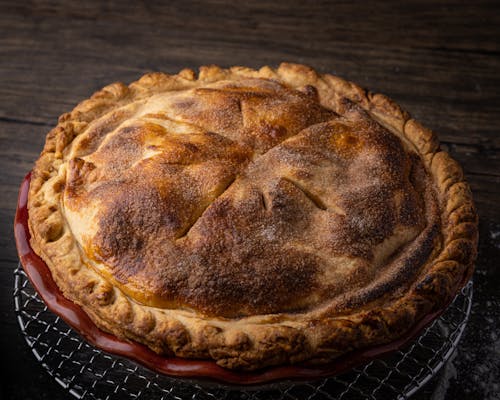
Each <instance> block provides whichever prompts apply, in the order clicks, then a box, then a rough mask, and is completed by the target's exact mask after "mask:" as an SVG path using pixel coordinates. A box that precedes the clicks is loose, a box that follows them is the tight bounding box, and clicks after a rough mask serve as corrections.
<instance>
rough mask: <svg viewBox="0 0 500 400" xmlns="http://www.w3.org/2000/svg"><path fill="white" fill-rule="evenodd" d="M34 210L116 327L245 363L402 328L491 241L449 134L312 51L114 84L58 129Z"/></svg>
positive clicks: (383, 337) (44, 247) (99, 317)
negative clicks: (322, 63)
mask: <svg viewBox="0 0 500 400" xmlns="http://www.w3.org/2000/svg"><path fill="white" fill-rule="evenodd" d="M29 214H30V219H29V225H30V231H31V234H32V241H31V243H32V246H33V248H34V250H35V251H36V252H37V253H38V254H39V255H40V256H41V257H42V258H43V259H44V260H45V261H46V263H47V264H48V266H49V268H50V270H51V272H52V274H53V276H54V279H55V281H56V283H57V284H58V286H59V287H60V288H61V289H62V291H63V293H64V294H65V296H66V297H68V298H70V299H71V300H73V301H75V302H76V303H78V304H80V305H82V307H83V308H84V310H85V311H86V312H87V313H88V314H89V316H90V317H91V318H92V319H93V320H94V321H95V322H96V324H97V325H98V326H100V327H101V328H103V329H105V330H108V331H110V332H112V333H114V334H116V335H117V336H119V337H122V338H128V339H132V340H137V341H140V342H142V343H145V344H147V345H148V346H150V347H151V348H152V349H153V350H155V351H157V352H159V353H163V354H175V355H177V356H181V357H196V358H212V359H214V360H216V361H217V362H218V363H219V364H220V365H222V366H224V367H227V368H239V369H257V368H260V367H263V366H266V365H277V364H283V363H295V362H303V361H306V362H310V363H321V362H328V361H331V360H332V359H333V358H335V357H337V356H339V355H341V354H344V353H345V352H347V351H350V350H352V349H356V348H361V347H365V346H369V345H373V344H377V343H384V342H387V341H390V340H392V339H394V338H397V337H399V336H401V335H402V334H403V333H404V332H405V331H407V330H408V329H409V328H410V327H411V326H412V325H413V324H414V323H415V322H417V321H418V320H419V319H420V318H421V317H422V316H423V315H425V313H428V312H429V311H431V310H432V309H435V308H437V307H439V306H440V305H442V304H445V303H446V302H447V301H448V300H449V299H450V298H451V296H453V294H454V293H455V292H456V290H457V288H458V285H459V284H460V283H462V282H463V279H464V276H467V275H470V273H471V271H472V262H473V260H474V258H475V252H476V246H477V216H476V214H475V210H474V205H473V202H472V197H471V194H470V189H469V187H468V185H467V183H466V182H465V181H464V177H463V174H462V171H461V169H460V167H459V166H458V164H456V162H454V161H453V160H451V158H450V157H449V156H448V155H447V154H446V153H445V152H442V151H440V150H439V144H438V141H437V139H436V137H435V135H434V134H433V133H432V132H431V131H429V130H428V129H426V128H424V127H422V126H421V125H420V124H419V123H418V122H416V121H414V120H413V119H411V118H410V116H409V115H408V114H407V113H406V112H404V111H403V110H401V109H400V107H399V106H398V105H397V104H395V103H394V102H392V101H391V100H390V99H388V98H387V97H386V96H383V95H378V94H372V93H369V92H366V91H364V90H363V89H361V88H359V87H358V86H356V85H354V84H352V83H350V82H347V81H344V80H342V79H340V78H338V77H335V76H332V75H320V74H317V73H316V72H315V71H314V70H312V69H310V68H308V67H306V66H303V65H297V64H282V65H281V66H280V67H279V68H278V69H272V68H270V67H263V68H261V69H260V70H258V71H255V70H251V69H248V68H243V67H233V68H231V69H228V70H224V69H220V68H218V67H215V66H209V67H202V68H201V69H200V72H199V74H198V76H196V74H195V73H194V72H193V71H191V70H183V71H181V72H180V73H179V74H177V75H174V76H170V75H165V74H160V73H154V74H148V75H145V76H144V77H142V78H141V79H140V80H139V81H137V82H134V83H132V84H131V85H129V86H125V85H123V84H119V83H118V84H113V85H110V86H107V87H105V88H104V89H102V90H101V91H100V92H97V93H96V94H94V95H93V96H92V97H91V98H90V99H89V100H86V101H84V102H82V103H80V104H79V105H78V106H77V107H76V108H75V109H74V110H73V111H72V112H71V113H68V114H65V115H63V116H61V118H60V120H59V124H58V126H57V127H56V128H54V129H53V130H52V131H51V132H50V133H49V134H48V135H47V140H46V144H45V148H44V151H43V152H42V154H41V156H40V159H39V160H38V161H37V164H36V167H35V169H34V171H33V177H32V183H31V186H30V195H29Z"/></svg>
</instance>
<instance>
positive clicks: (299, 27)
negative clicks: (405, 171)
mask: <svg viewBox="0 0 500 400" xmlns="http://www.w3.org/2000/svg"><path fill="white" fill-rule="evenodd" d="M499 5H500V3H499V2H498V1H476V2H465V1H464V2H456V1H441V2H436V1H411V2H409V1H385V2H382V3H379V2H350V1H345V2H337V1H331V2H319V1H315V2H306V1H303V2H293V1H283V2H267V1H246V2H243V3H241V4H240V3H239V2H226V1H210V2H209V1H206V2H203V1H182V2H165V3H164V4H161V3H154V2H148V1H144V2H126V1H123V2H122V3H121V4H119V2H117V1H108V2H97V1H86V2H72V3H70V2H60V3H58V2H50V1H28V2H23V1H1V2H0V163H1V164H0V166H1V169H0V171H1V174H0V184H1V190H0V221H1V226H0V229H1V231H0V251H1V253H0V254H1V255H0V310H1V320H0V321H1V334H0V351H1V354H2V365H3V366H4V367H7V373H2V374H1V375H0V398H1V399H3V398H5V399H45V398H47V399H48V398H50V399H67V398H70V395H69V394H67V393H66V392H65V391H64V390H62V389H61V388H59V386H58V385H57V384H56V383H55V382H54V381H53V379H52V378H51V377H50V376H49V375H48V374H47V373H46V372H45V371H44V370H43V368H42V367H41V366H40V365H39V363H38V362H36V360H35V358H34V357H33V355H32V354H31V352H30V351H29V349H28V348H27V346H26V345H25V343H24V341H23V339H22V336H21V334H20V331H19V328H18V325H17V321H16V319H15V315H14V304H13V301H12V289H13V276H12V271H13V269H14V268H15V266H16V264H17V258H16V251H15V246H14V241H13V235H12V220H13V215H14V209H15V201H16V196H17V190H18V187H19V184H20V182H21V179H22V177H23V176H24V174H25V173H26V172H27V171H28V170H30V168H31V167H32V165H33V162H34V160H35V159H36V158H37V155H38V153H39V152H40V150H41V148H42V144H43V142H44V136H45V134H46V133H47V132H48V130H49V129H50V128H51V127H52V126H54V124H55V123H56V120H57V117H58V116H59V115H60V114H61V113H63V112H66V111H69V110H70V109H72V108H73V107H74V106H75V105H76V103H77V102H79V101H80V100H82V99H84V98H86V97H88V96H89V95H90V94H91V93H92V92H93V91H95V90H97V89H99V88H100V87H102V86H104V85H106V84H107V83H110V82H113V81H118V80H119V81H124V82H130V81H132V80H135V79H137V78H138V77H140V76H141V75H142V74H143V73H145V72H148V71H156V70H158V71H164V72H176V71H178V70H179V69H182V68H184V67H192V68H196V67H198V66H199V65H203V64H212V63H213V64H219V65H222V66H230V65H236V64H238V65H247V66H251V67H258V66H261V65H264V64H270V65H277V64H278V63H279V62H280V61H291V62H300V63H307V64H310V65H311V66H313V67H315V68H316V69H318V70H320V71H322V72H331V73H335V74H338V75H340V76H342V77H344V78H347V79H349V80H352V81H355V82H357V83H359V84H360V85H362V86H364V87H367V88H370V89H371V90H372V91H375V92H381V93H384V94H387V95H388V96H389V97H392V98H393V99H395V100H396V101H398V102H399V103H400V104H401V105H403V106H404V107H405V108H406V109H407V110H409V111H410V112H411V113H412V115H413V116H414V117H416V118H417V119H419V120H420V121H421V122H422V123H423V124H424V125H426V126H428V127H430V128H431V129H433V130H435V131H436V132H437V133H438V134H439V137H440V139H441V141H442V143H443V146H444V147H446V148H447V149H448V150H449V151H450V153H451V154H452V156H453V157H455V158H456V159H457V160H458V161H459V162H460V163H461V164H462V165H463V167H464V170H465V172H466V175H467V177H468V179H469V182H470V184H471V186H472V189H473V192H474V196H475V200H476V203H477V208H478V211H479V214H480V230H481V231H480V252H479V259H478V262H477V270H476V273H475V275H474V282H475V297H474V306H473V311H472V316H471V320H470V323H469V325H468V327H467V329H466V331H465V337H464V339H463V340H462V342H461V344H460V347H459V351H458V354H457V356H456V357H455V359H454V361H453V365H452V366H451V367H450V368H449V371H450V370H451V372H452V373H451V374H450V373H449V374H448V376H447V377H446V378H445V383H444V384H442V385H440V386H439V388H438V390H437V391H436V392H435V393H434V397H433V398H434V399H454V398H460V399H462V398H467V399H468V398H470V399H498V398H500V339H499V336H500V323H499V319H500V272H499V271H500V270H499V268H498V265H497V263H498V259H499V258H500V205H499V204H500V115H499V114H500V94H499V93H500V29H499V26H500V6H499ZM432 390H434V389H432ZM432 390H431V389H429V388H427V389H426V391H425V392H423V393H422V394H421V395H420V396H419V397H420V398H426V397H429V396H430V393H431V392H432Z"/></svg>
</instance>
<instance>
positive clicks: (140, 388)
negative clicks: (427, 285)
mask: <svg viewBox="0 0 500 400" xmlns="http://www.w3.org/2000/svg"><path fill="white" fill-rule="evenodd" d="M14 276H15V281H14V282H15V284H14V304H15V309H16V314H17V320H18V322H19V326H20V328H21V332H22V333H23V335H24V338H25V340H26V343H27V344H28V346H29V347H30V348H31V350H32V352H33V354H34V355H35V357H36V359H37V360H38V361H39V362H40V363H41V364H42V366H43V367H44V368H45V369H46V370H47V372H48V373H49V374H50V375H51V376H52V377H53V378H54V379H55V380H56V381H57V382H58V383H59V384H60V385H61V386H62V387H64V388H65V389H66V390H68V391H69V393H71V394H72V395H73V396H74V397H75V398H77V399H86V400H87V399H95V400H114V399H160V400H171V399H177V400H184V399H192V400H205V399H217V400H219V399H225V400H233V399H238V400H266V399H279V400H298V399H301V400H303V399H307V400H323V399H328V400H333V399H342V400H348V399H360V398H361V399H371V400H378V399H384V400H388V399H408V398H409V397H410V396H412V395H414V394H415V393H416V392H417V391H418V390H419V389H420V388H422V387H423V386H424V385H425V384H426V383H427V382H428V381H429V380H431V379H432V378H433V377H434V376H436V374H437V373H438V371H439V370H440V369H441V367H442V366H443V365H444V364H445V363H446V362H447V361H448V360H449V358H450V357H451V356H452V354H453V352H454V351H455V349H456V347H457V344H458V342H459V340H460V337H461V336H462V333H463V331H464V329H465V326H466V324H467V320H468V318H469V314H470V310H471V304H472V282H469V283H468V284H467V285H466V286H465V287H464V288H463V289H462V291H461V292H460V293H459V294H458V295H457V297H456V298H455V300H454V301H453V303H452V304H451V305H450V307H449V308H448V309H447V311H446V312H445V313H444V314H443V315H442V316H441V317H440V318H438V319H437V320H435V321H434V323H433V324H432V325H430V326H429V327H428V328H426V329H425V330H424V331H423V333H422V334H421V336H420V337H419V338H418V339H417V340H415V341H414V342H413V343H412V344H411V345H409V346H407V347H406V348H404V349H403V350H400V351H397V352H395V353H393V354H391V355H390V356H388V357H386V358H384V359H380V360H374V361H371V362H370V363H368V364H366V365H365V366H362V367H358V368H354V369H353V370H351V371H350V372H348V373H344V374H341V375H338V376H335V377H331V378H326V379H321V380H318V381H316V382H311V383H293V382H288V383H286V384H283V383H281V384H279V385H277V384H268V385H266V386H263V387H261V388H258V389H253V390H248V389H236V388H228V387H224V386H220V385H212V386H206V385H200V384H199V383H196V382H194V381H186V380H180V379H175V378H169V377H167V376H163V375H160V374H157V373H155V372H152V371H150V370H148V369H146V368H144V367H142V366H140V365H138V364H136V363H134V362H132V361H129V360H127V359H124V358H121V357H116V356H114V355H109V354H107V353H105V352H103V351H101V350H99V349H96V348H94V347H93V346H91V345H89V344H88V343H86V342H85V341H84V340H82V339H81V338H80V336H79V335H78V334H77V333H75V332H74V331H73V330H72V329H71V328H70V327H69V326H68V325H66V323H65V322H64V321H63V320H62V319H60V318H59V317H57V316H56V315H54V314H53V313H52V312H50V311H49V310H48V309H47V306H46V305H45V303H44V302H43V301H42V300H41V299H40V298H39V297H38V295H37V293H36V291H35V290H34V289H33V287H32V286H31V284H30V282H29V280H28V279H27V277H26V275H25V273H24V271H23V270H22V267H21V266H18V268H17V269H16V270H15V271H14Z"/></svg>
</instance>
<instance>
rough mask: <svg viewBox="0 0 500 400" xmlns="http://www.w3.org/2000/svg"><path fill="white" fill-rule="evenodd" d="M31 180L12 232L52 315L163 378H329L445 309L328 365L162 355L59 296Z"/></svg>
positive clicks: (383, 351)
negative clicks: (228, 364) (34, 224)
mask: <svg viewBox="0 0 500 400" xmlns="http://www.w3.org/2000/svg"><path fill="white" fill-rule="evenodd" d="M30 178H31V173H28V174H27V175H26V177H25V178H24V180H23V182H22V184H21V188H20V191H19V197H18V203H17V210H16V215H15V222H14V233H15V240H16V246H17V251H18V255H19V259H20V261H21V264H22V266H23V269H24V271H25V273H26V275H27V276H28V278H29V280H30V282H31V283H32V285H33V286H34V288H35V290H36V291H37V292H38V294H39V295H40V297H41V298H42V299H43V301H44V302H45V303H46V304H47V307H48V308H49V309H50V310H51V311H52V312H53V313H55V314H56V315H58V316H59V317H61V318H62V319H63V320H64V321H65V322H66V323H67V324H68V325H69V326H71V327H72V328H73V329H74V330H75V331H76V332H78V333H79V334H80V335H81V336H82V337H84V338H85V339H86V340H87V341H88V342H89V343H91V344H92V345H94V346H95V347H97V348H99V349H101V350H103V351H106V352H108V353H112V354H115V355H118V356H123V357H126V358H128V359H131V360H134V361H136V362H138V363H140V364H142V365H144V366H145V367H147V368H149V369H151V370H153V371H156V372H158V373H161V374H164V375H167V376H171V377H180V378H196V379H197V380H202V381H207V380H208V381H213V382H219V383H224V384H230V385H245V386H248V385H261V384H265V383H270V382H276V381H282V380H314V379H318V378H324V377H328V376H333V375H337V374H339V373H342V372H345V371H347V370H349V369H351V368H353V367H355V366H359V365H362V364H364V363H367V362H368V361H370V360H372V359H375V358H379V357H383V356H384V355H387V354H389V353H391V352H394V351H396V350H398V349H401V348H402V347H404V346H405V345H407V344H408V343H410V342H411V341H413V340H414V339H415V338H416V337H417V336H418V335H419V333H420V332H421V331H422V330H423V329H424V328H425V327H426V326H428V325H429V324H430V323H431V322H432V321H434V320H435V319H436V318H437V317H439V316H440V315H441V314H442V313H443V312H444V311H445V309H446V307H443V308H441V309H439V310H437V311H434V312H432V313H429V314H427V315H426V316H425V317H424V318H422V319H421V320H420V321H419V322H418V323H417V324H416V325H415V326H414V327H413V329H411V330H410V331H409V332H408V333H407V334H406V335H405V336H404V337H401V338H399V339H398V340H395V341H393V342H391V343H388V344H384V345H379V346H373V347H370V348H365V349H362V350H356V351H353V352H351V353H348V354H346V355H344V356H342V357H340V358H338V359H336V360H335V361H334V362H332V363H330V364H327V365H322V366H307V365H300V364H297V365H289V366H279V367H269V368H264V369H261V370H257V371H252V372H247V371H245V372H243V371H235V370H228V369H224V368H222V367H220V366H218V365H217V364H216V363H215V362H214V361H206V360H196V359H183V358H178V357H164V356H161V355H158V354H156V353H155V352H153V351H152V350H151V349H149V348H148V347H146V346H144V345H142V344H139V343H136V342H129V341H125V340H121V339H119V338H117V337H115V336H114V335H111V334H109V333H107V332H104V331H102V330H100V329H99V328H98V327H97V326H96V325H95V324H94V323H93V322H92V321H91V319H90V318H89V317H88V316H87V314H86V313H85V312H84V311H83V310H82V308H81V307H80V306H78V305H77V304H75V303H73V302H72V301H70V300H68V299H66V298H65V297H64V296H63V294H62V293H61V291H60V290H59V288H58V287H57V285H56V283H55V282H54V280H53V279H52V275H51V273H50V271H49V269H48V267H47V265H46V264H45V262H44V261H43V260H42V259H41V258H40V257H39V256H38V255H37V254H36V253H35V252H34V251H33V249H32V248H31V246H30V242H29V240H30V233H29V229H28V208H27V203H28V191H29V185H30ZM468 279H469V276H468V275H467V276H464V279H463V282H462V285H461V287H462V286H463V285H464V284H465V283H466V282H467V281H468Z"/></svg>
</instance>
